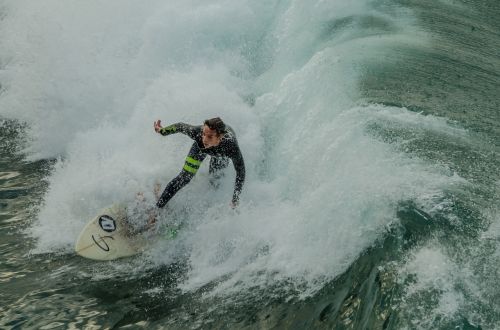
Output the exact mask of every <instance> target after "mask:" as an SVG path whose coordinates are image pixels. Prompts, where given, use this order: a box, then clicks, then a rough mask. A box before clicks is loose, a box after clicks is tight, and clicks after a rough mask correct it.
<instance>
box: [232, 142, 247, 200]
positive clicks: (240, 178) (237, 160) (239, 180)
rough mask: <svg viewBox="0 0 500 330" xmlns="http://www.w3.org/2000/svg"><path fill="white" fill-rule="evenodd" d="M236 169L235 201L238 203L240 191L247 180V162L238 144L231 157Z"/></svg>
mask: <svg viewBox="0 0 500 330" xmlns="http://www.w3.org/2000/svg"><path fill="white" fill-rule="evenodd" d="M231 160H232V161H233V165H234V169H235V170H236V181H235V183H234V193H233V203H234V204H237V203H238V201H239V200H240V193H241V190H242V189H243V183H244V182H245V162H244V161H243V156H242V155H241V150H240V148H239V146H238V145H236V146H235V150H234V155H233V156H232V157H231Z"/></svg>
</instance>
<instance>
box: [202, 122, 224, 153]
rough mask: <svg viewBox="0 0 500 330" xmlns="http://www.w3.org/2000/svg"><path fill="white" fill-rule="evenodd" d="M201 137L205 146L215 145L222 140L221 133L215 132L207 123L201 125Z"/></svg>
mask: <svg viewBox="0 0 500 330" xmlns="http://www.w3.org/2000/svg"><path fill="white" fill-rule="evenodd" d="M201 137H202V141H203V145H204V146H205V148H210V147H216V146H218V145H219V144H220V141H221V140H222V134H217V132H216V131H215V130H214V129H211V128H210V127H208V126H207V125H203V131H202V133H201Z"/></svg>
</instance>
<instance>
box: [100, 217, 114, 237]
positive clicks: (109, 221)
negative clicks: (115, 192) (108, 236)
mask: <svg viewBox="0 0 500 330" xmlns="http://www.w3.org/2000/svg"><path fill="white" fill-rule="evenodd" d="M99 225H100V226H101V228H102V230H104V231H107V232H108V233H112V232H114V231H115V230H116V223H115V220H114V219H113V218H112V217H110V216H109V215H103V216H101V217H100V218H99Z"/></svg>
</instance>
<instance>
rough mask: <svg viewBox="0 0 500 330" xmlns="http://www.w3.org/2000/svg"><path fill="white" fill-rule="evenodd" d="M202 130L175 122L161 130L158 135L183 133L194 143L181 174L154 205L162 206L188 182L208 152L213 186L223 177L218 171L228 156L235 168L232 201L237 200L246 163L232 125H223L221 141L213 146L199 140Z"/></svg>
mask: <svg viewBox="0 0 500 330" xmlns="http://www.w3.org/2000/svg"><path fill="white" fill-rule="evenodd" d="M202 131H203V126H192V125H188V124H184V123H177V124H173V125H170V126H167V127H163V128H162V129H160V131H159V132H160V134H161V135H170V134H174V133H183V134H185V135H187V136H189V137H190V138H191V139H193V140H194V143H193V145H192V146H191V150H190V151H189V154H188V155H187V157H186V160H185V163H184V167H183V168H182V171H181V173H179V175H177V177H175V178H174V179H173V180H172V181H170V182H169V184H168V185H167V187H166V188H165V190H164V191H163V193H162V194H161V197H160V199H158V202H157V203H156V206H158V207H163V206H165V204H167V202H168V201H169V200H170V199H171V198H172V197H173V196H174V195H175V194H176V193H177V192H178V191H179V190H180V189H181V188H182V187H184V186H185V185H186V184H188V183H189V181H191V179H192V178H193V177H194V175H195V174H196V172H197V171H198V169H199V168H200V165H201V162H202V161H203V160H204V159H205V157H206V156H207V155H210V156H211V159H210V169H209V173H210V174H211V175H212V178H211V183H213V184H214V185H217V180H218V178H220V177H221V176H222V171H221V170H222V169H224V168H226V167H227V165H228V164H229V159H231V160H232V161H233V165H234V169H235V170H236V182H235V185H234V193H233V199H232V201H233V203H234V204H237V203H238V201H239V196H240V193H241V189H242V188H243V182H244V181H245V163H244V162H243V156H242V155H241V151H240V147H239V146H238V141H237V140H236V135H235V134H234V131H233V130H232V128H231V127H229V126H227V125H226V132H225V133H224V136H223V138H222V140H221V142H220V144H219V145H218V146H216V147H210V148H205V147H204V145H203V141H202Z"/></svg>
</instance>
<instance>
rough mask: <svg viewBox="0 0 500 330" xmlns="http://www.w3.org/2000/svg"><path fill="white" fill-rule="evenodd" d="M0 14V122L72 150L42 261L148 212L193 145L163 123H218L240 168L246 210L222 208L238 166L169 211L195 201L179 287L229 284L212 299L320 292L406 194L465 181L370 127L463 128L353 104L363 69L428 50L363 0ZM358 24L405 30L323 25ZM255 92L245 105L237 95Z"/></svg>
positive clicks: (37, 144) (47, 146)
mask: <svg viewBox="0 0 500 330" xmlns="http://www.w3.org/2000/svg"><path fill="white" fill-rule="evenodd" d="M6 4H7V7H8V9H9V10H8V13H7V17H6V19H5V20H4V21H3V22H2V36H3V37H5V36H6V38H5V39H3V40H2V41H1V47H2V51H1V54H0V56H2V61H3V62H4V63H5V60H6V59H9V63H8V65H6V66H5V70H3V71H2V73H1V76H0V78H1V79H2V81H3V84H5V86H6V91H5V93H4V95H2V97H1V98H0V106H1V109H2V115H5V116H9V117H16V118H19V119H22V120H26V121H27V122H28V123H30V124H31V131H30V134H31V137H32V138H33V143H32V145H31V146H30V148H29V150H30V152H31V153H32V157H33V158H37V157H42V158H43V157H53V156H62V160H60V161H59V162H58V164H57V165H56V167H55V169H54V171H53V173H52V175H51V176H50V177H49V178H48V180H49V183H50V188H49V190H48V191H47V194H46V196H45V201H44V205H43V206H42V208H41V211H40V213H39V216H38V221H37V222H36V224H35V225H34V227H33V230H32V232H33V235H34V237H35V238H37V240H38V246H37V251H53V250H57V249H63V250H66V251H71V247H72V244H73V242H74V241H75V239H76V237H77V235H78V232H79V231H80V230H81V228H82V227H83V225H84V224H85V222H86V221H87V220H88V219H89V218H91V217H92V216H93V215H95V214H96V212H98V210H99V209H100V208H102V207H104V206H107V205H109V204H111V203H112V202H115V201H131V200H133V198H134V196H135V194H136V192H138V191H144V192H145V195H146V198H147V199H148V200H149V201H150V203H151V204H152V203H153V201H154V198H153V196H152V193H151V191H152V189H153V186H154V183H155V181H159V182H161V183H162V184H163V185H165V184H166V183H167V182H168V180H170V179H171V178H172V177H173V176H175V175H176V174H177V173H178V171H180V169H181V166H182V164H183V159H184V157H185V155H186V153H187V151H188V149H189V146H190V144H191V143H192V142H191V141H190V140H189V139H188V138H186V137H183V136H177V135H176V136H170V137H168V138H164V137H161V136H160V135H157V134H155V133H154V132H153V130H152V124H153V121H154V120H155V119H162V120H163V122H164V123H165V124H166V123H172V122H177V121H185V122H188V123H192V124H201V122H202V121H203V120H204V119H206V118H210V117H212V116H221V117H222V118H223V119H224V120H225V121H226V122H227V123H229V124H230V125H231V126H233V128H234V129H235V131H236V133H237V135H238V139H239V143H240V146H241V148H242V151H243V154H244V156H245V162H246V166H247V180H246V183H245V187H244V192H243V194H242V202H241V207H240V212H239V213H234V212H233V211H232V210H231V209H230V208H229V207H228V204H229V201H230V198H231V194H232V188H233V187H232V185H233V178H234V170H232V169H229V170H228V175H227V176H226V177H227V179H226V181H224V184H223V186H222V187H221V189H220V190H219V191H217V192H213V191H212V190H210V188H209V187H208V184H207V181H208V180H207V178H206V172H207V165H206V164H204V165H203V166H202V168H201V170H200V173H199V175H197V177H196V178H195V179H194V180H193V182H192V183H190V185H189V186H188V187H186V188H185V189H183V190H182V191H181V192H180V193H179V194H178V195H177V196H176V197H175V198H174V199H173V200H172V201H171V204H170V206H171V207H172V208H173V209H174V210H177V209H182V208H189V210H187V211H186V212H185V214H187V215H186V217H187V218H186V219H183V221H184V223H185V224H186V229H185V230H184V231H183V232H182V231H181V234H180V236H181V239H180V240H179V244H180V245H184V246H185V249H180V248H179V251H181V250H182V251H189V255H188V261H189V263H190V265H189V266H190V267H189V269H190V271H189V274H188V278H187V280H186V282H185V283H184V284H183V288H184V289H185V290H194V289H196V288H199V287H200V286H202V285H204V284H206V283H209V282H211V281H213V280H218V279H220V278H222V277H225V278H226V280H225V281H223V282H221V283H220V285H219V287H218V288H216V290H214V292H215V293H227V292H231V291H233V292H234V291H239V290H241V289H243V288H246V287H252V286H256V285H257V286H259V285H260V286H266V285H269V284H273V283H279V282H281V281H292V282H294V283H297V284H305V289H302V290H303V294H304V295H308V294H311V293H313V292H315V291H316V290H318V289H319V288H321V287H322V286H323V285H324V284H325V283H326V282H327V281H329V280H331V279H333V278H334V277H335V276H337V275H338V274H340V273H342V272H343V271H344V270H345V269H346V267H348V266H349V265H350V264H351V263H352V262H353V260H355V258H356V257H357V256H358V255H359V254H360V253H361V252H362V251H363V250H364V249H365V248H366V247H368V246H370V245H371V244H373V242H375V241H376V239H377V238H379V237H380V235H381V233H383V232H384V228H385V226H386V225H387V224H388V223H390V222H392V221H395V220H396V216H395V212H396V211H395V210H396V205H397V203H398V202H399V201H401V200H407V199H411V200H416V201H417V202H419V203H422V204H425V202H426V201H433V202H432V203H430V204H435V202H436V201H438V202H439V201H440V199H442V191H443V189H444V188H445V187H448V186H449V185H451V184H454V183H456V182H460V181H459V178H457V177H454V176H453V175H450V174H449V173H448V172H447V171H446V169H445V168H442V167H438V166H435V165H432V164H428V163H425V162H423V161H419V160H418V159H415V158H413V159H410V158H408V157H406V156H404V155H402V154H401V153H400V152H399V151H397V148H393V147H392V146H391V145H388V144H385V143H383V142H382V141H379V140H377V139H376V138H375V137H373V136H371V135H370V134H369V133H368V132H367V126H368V125H369V124H370V123H372V122H373V121H382V120H383V121H385V122H388V121H389V122H393V123H396V124H397V125H401V126H403V127H408V126H411V127H416V126H420V125H424V126H426V127H427V129H428V130H441V129H443V128H445V129H446V130H447V132H448V133H449V135H450V136H460V135H461V134H462V133H463V132H462V131H460V130H458V131H457V130H454V129H453V128H450V127H449V125H448V124H447V123H445V122H444V121H442V120H439V119H437V118H435V117H432V116H427V117H425V116H422V115H419V114H414V113H409V112H408V111H407V110H405V109H398V108H391V107H383V106H379V105H367V106H360V105H359V104H357V100H358V98H359V95H358V86H357V84H358V81H359V76H360V75H361V74H362V72H363V63H364V61H365V60H367V59H369V58H371V56H375V57H377V58H378V56H380V55H381V54H384V52H386V51H388V49H389V47H388V46H391V45H394V44H398V43H401V42H410V41H409V40H412V42H420V41H421V42H424V41H425V40H424V41H422V35H421V34H420V32H418V31H416V32H415V31H412V29H411V28H408V27H407V26H406V25H405V24H408V22H411V18H410V19H409V20H408V21H406V20H405V18H404V17H406V16H405V15H406V14H407V13H399V12H398V14H404V15H401V16H400V17H399V18H397V19H396V18H394V17H392V16H388V15H387V14H382V13H380V12H378V11H377V10H375V9H373V8H372V7H371V6H370V5H369V4H370V2H368V1H361V0H358V1H354V2H351V3H349V4H347V3H346V2H345V1H318V2H317V3H316V4H315V5H311V4H310V2H309V1H305V0H301V1H299V0H296V1H290V2H280V3H278V4H273V3H270V2H268V1H243V0H240V1H234V0H231V1H229V0H226V1H219V2H210V3H203V2H198V1H183V2H175V1H150V2H148V5H147V6H146V5H144V4H142V3H139V2H136V1H131V0H128V1H108V2H106V4H104V5H103V4H102V3H101V2H100V1H85V2H81V3H78V4H69V3H67V2H66V1H62V0H52V1H45V2H44V3H43V4H42V3H33V2H30V1H7V2H6ZM396 11H397V10H396ZM363 15H365V16H366V15H374V16H376V17H378V18H380V19H382V20H387V21H389V23H391V25H392V26H393V30H396V31H400V33H395V32H391V33H389V32H388V33H387V34H386V35H383V34H384V33H383V32H380V34H382V35H383V36H382V37H381V38H378V37H375V36H373V33H372V32H371V31H366V29H363V27H362V26H361V27H360V26H358V25H356V24H355V23H353V24H351V25H349V26H347V27H344V28H343V29H340V32H338V31H330V30H329V29H328V26H330V25H331V24H332V23H335V22H336V21H335V20H336V19H341V18H349V17H356V16H363ZM402 17H403V18H402ZM6 32H11V33H7V34H6ZM14 32H15V33H14ZM412 33H414V34H412ZM415 40H417V41H415ZM252 95H254V97H253V98H254V101H255V102H254V103H255V104H254V105H253V106H251V105H249V103H252V102H245V101H243V100H244V99H252ZM205 163H206V162H205ZM167 220H168V219H167ZM168 244H170V243H168ZM162 248H164V247H159V249H162ZM183 253H184V252H183ZM149 256H150V258H152V259H154V261H155V262H158V263H161V262H165V263H168V262H171V260H172V255H171V254H166V255H163V254H161V255H159V254H155V253H154V252H151V253H150V254H149Z"/></svg>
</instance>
